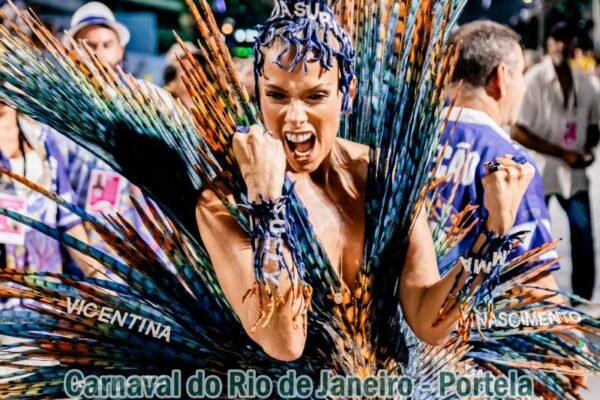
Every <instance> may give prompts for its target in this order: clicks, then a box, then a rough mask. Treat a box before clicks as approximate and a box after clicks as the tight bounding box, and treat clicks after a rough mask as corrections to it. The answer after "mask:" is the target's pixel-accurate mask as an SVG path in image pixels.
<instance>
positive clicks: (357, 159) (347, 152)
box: [335, 138, 369, 165]
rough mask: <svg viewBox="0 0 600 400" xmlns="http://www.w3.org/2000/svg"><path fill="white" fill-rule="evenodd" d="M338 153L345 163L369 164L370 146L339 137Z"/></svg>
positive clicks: (336, 144)
mask: <svg viewBox="0 0 600 400" xmlns="http://www.w3.org/2000/svg"><path fill="white" fill-rule="evenodd" d="M335 150H336V155H337V156H338V158H339V161H341V162H342V163H343V164H360V165H362V164H364V165H367V164H369V146H365V145H364V144H360V143H356V142H352V141H350V140H346V139H341V138H337V139H336V143H335Z"/></svg>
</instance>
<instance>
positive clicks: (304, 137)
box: [285, 133, 314, 143]
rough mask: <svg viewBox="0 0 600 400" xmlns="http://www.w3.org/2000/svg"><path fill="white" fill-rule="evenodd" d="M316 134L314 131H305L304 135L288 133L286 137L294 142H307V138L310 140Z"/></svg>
mask: <svg viewBox="0 0 600 400" xmlns="http://www.w3.org/2000/svg"><path fill="white" fill-rule="evenodd" d="M313 136H314V135H313V134H312V133H305V134H302V135H293V134H291V133H286V134H285V138H286V139H287V140H289V141H290V142H292V143H302V142H306V141H307V140H309V139H310V138H312V137H313Z"/></svg>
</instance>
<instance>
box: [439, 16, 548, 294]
mask: <svg viewBox="0 0 600 400" xmlns="http://www.w3.org/2000/svg"><path fill="white" fill-rule="evenodd" d="M518 40H519V38H518V36H517V34H516V33H514V32H513V31H512V30H510V29H509V28H507V27H505V26H502V25H500V24H497V23H494V22H491V21H476V22H473V23H470V24H466V25H464V26H463V27H461V28H460V29H459V30H458V31H457V32H456V33H455V34H454V35H453V37H452V38H451V41H452V42H454V43H458V42H459V41H460V42H461V49H460V55H459V59H458V62H457V65H456V69H455V72H454V75H453V81H454V83H453V84H452V85H451V91H452V92H454V93H450V96H449V97H450V98H455V99H456V104H455V106H454V108H453V109H452V110H451V111H449V110H448V109H445V110H444V111H443V112H442V117H446V116H447V115H449V120H448V124H447V126H446V130H445V132H444V135H443V137H442V141H441V144H442V145H441V146H440V152H443V154H441V157H442V160H441V163H440V165H439V167H438V169H437V171H436V177H442V176H446V177H447V182H446V183H445V184H444V185H443V186H442V187H441V188H440V190H439V192H438V193H439V194H440V195H441V197H442V198H444V199H450V200H449V201H451V202H452V204H451V205H452V207H453V208H454V209H455V210H456V211H461V210H463V209H465V207H466V206H467V205H469V204H472V205H475V206H477V209H476V210H475V216H476V217H477V218H478V220H479V221H480V222H481V221H484V220H485V218H486V215H485V214H486V207H485V206H484V204H483V199H484V197H483V187H482V184H481V181H482V178H483V176H485V174H486V164H487V163H489V162H492V161H494V160H495V159H496V158H499V157H504V156H506V155H511V156H515V155H518V156H519V157H525V158H527V160H528V161H529V162H530V163H532V164H534V163H533V160H532V159H531V158H530V156H529V155H528V154H527V152H526V151H525V150H524V149H523V148H522V147H520V146H519V145H517V144H516V143H515V142H513V141H512V140H511V139H510V136H509V135H508V133H507V132H505V131H504V130H503V129H502V126H510V125H511V124H513V123H514V122H515V120H516V117H517V113H518V111H519V106H520V103H521V101H522V99H523V95H524V91H525V84H524V80H523V70H524V59H523V52H522V50H521V47H520V46H519V42H518ZM448 112H449V114H448ZM446 142H447V143H448V145H447V146H445V147H444V144H445V143H446ZM534 165H535V164H534ZM454 190H455V192H454V194H453V191H454ZM452 196H453V197H452ZM519 231H527V232H528V233H527V234H526V235H525V236H524V238H523V242H522V243H521V244H520V245H519V246H518V247H517V248H516V250H515V251H514V252H513V253H512V254H511V256H510V257H511V258H512V257H516V256H517V255H519V254H523V253H525V252H527V251H529V250H531V249H534V248H536V247H538V246H540V245H542V244H544V243H547V242H551V241H552V240H553V238H552V235H551V233H550V221H549V217H548V210H547V208H546V203H545V200H544V189H543V186H542V181H541V178H540V175H539V172H537V168H536V175H535V177H534V178H533V179H532V181H531V184H530V186H529V188H528V189H527V192H526V193H525V196H524V198H523V200H522V203H521V206H520V207H519V210H518V213H517V215H515V226H514V228H513V230H512V232H519ZM473 240H474V235H473V234H469V235H467V236H466V237H465V238H464V239H463V240H462V241H461V242H460V243H459V244H458V245H457V246H456V247H455V248H453V249H452V250H451V251H450V254H449V255H448V256H446V258H445V260H443V261H442V263H441V267H442V268H443V267H444V264H447V263H448V262H450V261H451V260H455V259H456V258H457V256H458V255H459V254H462V253H464V252H465V251H466V250H468V249H469V248H470V246H471V243H472V241H473ZM555 256H556V253H555V252H550V253H548V254H546V255H545V258H546V259H549V258H551V257H552V258H553V257H555ZM553 268H554V269H556V268H558V264H555V265H554V267H553ZM536 284H537V285H541V286H546V287H553V288H556V287H557V286H556V281H555V280H554V278H553V277H552V275H551V274H550V273H546V274H545V275H544V276H543V277H542V278H541V280H536Z"/></svg>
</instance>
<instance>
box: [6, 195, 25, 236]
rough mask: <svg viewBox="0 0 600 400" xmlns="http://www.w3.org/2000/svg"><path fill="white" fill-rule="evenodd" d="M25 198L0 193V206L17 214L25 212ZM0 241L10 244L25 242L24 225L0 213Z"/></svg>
mask: <svg viewBox="0 0 600 400" xmlns="http://www.w3.org/2000/svg"><path fill="white" fill-rule="evenodd" d="M26 206H27V203H26V202H25V199H22V198H20V197H17V196H13V195H10V194H5V193H0V207H2V208H5V209H7V210H11V211H15V212H17V213H19V214H25V213H26ZM0 243H4V244H12V245H24V244H25V227H24V226H23V225H22V224H20V223H18V222H17V221H15V220H13V219H10V218H9V217H6V216H4V215H0Z"/></svg>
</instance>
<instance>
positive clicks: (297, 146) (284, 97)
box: [258, 48, 343, 172]
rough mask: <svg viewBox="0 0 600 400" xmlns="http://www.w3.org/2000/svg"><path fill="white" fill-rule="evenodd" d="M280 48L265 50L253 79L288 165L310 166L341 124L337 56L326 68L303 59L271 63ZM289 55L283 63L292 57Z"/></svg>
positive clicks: (322, 154) (267, 122) (307, 169)
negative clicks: (291, 64)
mask: <svg viewBox="0 0 600 400" xmlns="http://www.w3.org/2000/svg"><path fill="white" fill-rule="evenodd" d="M279 53H280V50H279V49H276V48H272V49H265V50H264V58H265V64H264V68H263V75H262V76H261V77H259V81H258V90H259V93H258V95H259V96H260V105H261V111H262V115H263V119H264V124H265V127H266V129H268V130H270V131H272V132H273V134H274V135H275V137H276V138H278V139H280V140H281V141H282V142H283V147H284V150H285V154H286V157H287V161H288V167H289V168H290V169H291V170H292V171H295V172H313V171H315V170H316V169H317V168H318V167H319V166H320V165H321V163H322V162H323V160H325V158H326V157H327V156H328V155H329V153H330V152H331V149H332V147H333V144H334V143H335V138H336V136H337V131H338V129H339V126H340V111H341V109H342V99H343V95H342V93H341V92H340V91H339V90H338V88H339V85H338V74H339V71H338V66H337V62H335V63H334V66H333V68H331V69H330V70H329V71H328V70H326V69H323V68H321V65H320V63H319V62H318V61H317V62H311V63H308V64H307V70H306V71H305V70H304V65H303V63H302V62H300V63H298V65H297V66H296V68H295V69H294V70H293V71H291V72H288V71H284V70H283V69H281V68H280V67H279V66H278V65H277V64H275V60H276V59H277V56H278V55H279ZM292 53H293V52H292ZM288 56H289V53H288V54H286V57H284V58H283V59H282V64H283V65H286V64H287V63H288V62H289V61H290V60H291V57H288Z"/></svg>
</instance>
